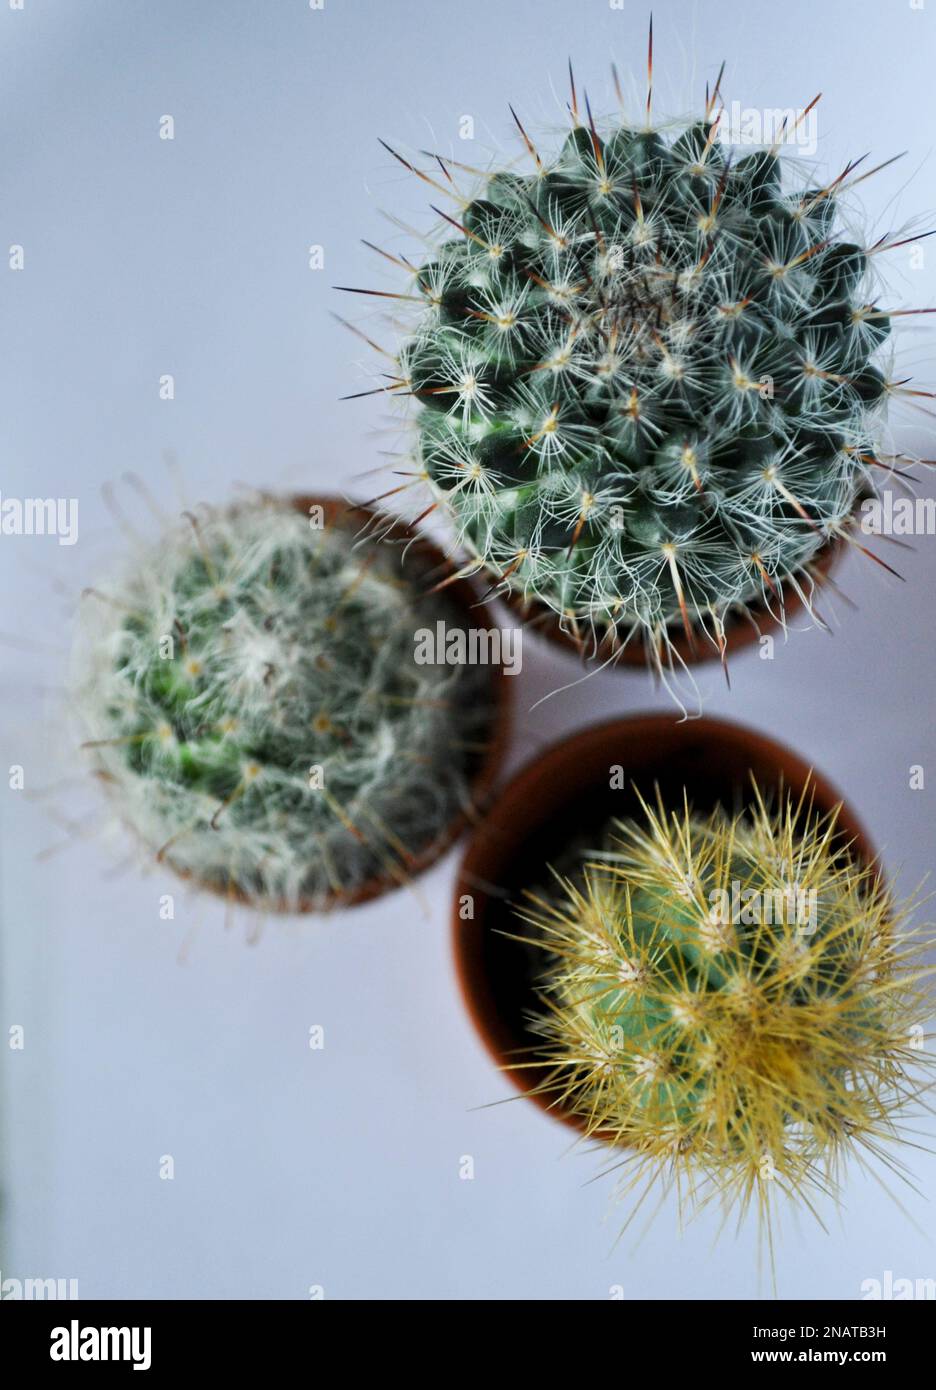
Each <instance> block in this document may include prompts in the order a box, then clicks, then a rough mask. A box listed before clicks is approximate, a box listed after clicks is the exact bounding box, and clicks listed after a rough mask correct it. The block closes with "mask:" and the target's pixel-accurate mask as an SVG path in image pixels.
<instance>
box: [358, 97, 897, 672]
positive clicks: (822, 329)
mask: <svg viewBox="0 0 936 1390" xmlns="http://www.w3.org/2000/svg"><path fill="white" fill-rule="evenodd" d="M586 101H587V99H586ZM717 104H718V92H717V89H716V91H715V92H714V93H713V94H712V95H711V96H710V97H709V98H708V100H707V104H706V108H705V111H704V113H703V115H702V116H701V117H700V118H699V119H695V120H692V121H689V122H683V123H672V122H671V123H668V124H667V125H666V126H665V127H663V126H661V127H656V126H653V125H651V124H650V121H649V97H648V118H647V122H646V123H645V124H628V123H626V122H624V121H621V120H611V121H608V122H605V123H604V124H603V125H602V127H601V129H600V130H599V128H598V126H597V124H596V122H595V121H594V120H593V118H592V115H591V110H590V108H589V109H588V110H587V115H586V114H585V113H584V112H580V111H579V107H578V102H577V98H576V91H575V85H574V82H573V84H572V100H571V106H570V109H571V115H572V130H571V132H570V133H569V134H568V136H567V137H566V139H565V141H564V143H563V144H562V146H561V148H560V149H559V151H558V153H557V154H556V155H555V156H554V157H551V158H549V157H546V156H545V155H544V154H541V153H540V152H539V150H537V149H536V148H535V146H534V144H533V141H532V140H531V139H530V137H529V136H528V134H527V132H526V131H525V130H524V129H523V127H522V126H520V122H519V120H517V124H518V126H519V128H520V132H521V134H522V137H523V140H524V143H525V146H526V149H527V152H528V154H529V156H530V157H531V159H532V165H533V167H532V169H531V171H530V172H529V173H523V172H516V171H514V170H503V169H495V170H493V171H492V172H488V173H484V174H483V175H480V171H474V172H476V173H478V174H479V175H480V187H479V188H478V189H477V191H476V192H475V194H474V195H473V196H462V194H461V192H460V190H459V189H458V187H457V186H456V184H455V178H456V176H457V170H458V168H459V166H457V165H456V164H455V163H454V162H453V161H446V160H445V159H443V158H442V157H441V156H440V157H437V158H438V159H439V162H440V163H441V165H442V169H443V171H444V174H445V176H446V177H445V179H443V177H442V175H441V174H440V173H439V169H438V167H436V168H435V170H434V171H433V174H429V173H426V172H425V171H424V170H419V169H416V168H415V167H414V166H413V165H412V164H410V162H409V161H407V160H402V157H401V156H399V155H397V158H400V159H401V160H402V162H403V163H404V164H406V166H407V167H408V168H410V169H412V170H413V172H415V173H418V174H419V175H420V177H421V178H422V179H423V180H424V181H426V182H428V183H429V184H431V185H433V187H434V188H435V189H436V190H437V191H438V192H439V193H440V194H443V195H448V196H449V197H450V199H451V200H452V202H453V204H454V206H452V208H451V212H450V213H449V212H442V214H441V215H442V216H443V218H444V222H443V224H442V225H443V232H442V235H441V237H440V238H439V240H438V241H437V242H436V243H435V244H434V245H433V248H432V250H431V252H430V255H429V257H428V259H427V260H426V261H425V263H424V264H422V265H421V266H420V267H418V268H417V269H413V268H412V267H408V268H409V269H410V270H411V271H412V275H413V280H412V283H411V285H410V286H409V287H408V293H407V294H405V295H403V296H401V297H402V298H403V299H411V300H412V299H416V300H417V301H418V302H419V306H420V307H419V308H418V309H417V310H416V311H415V312H417V314H418V315H419V317H418V321H417V323H416V326H415V330H414V332H413V333H412V336H410V337H409V338H408V339H407V340H406V341H405V343H404V345H403V347H402V349H401V351H400V352H399V356H398V359H397V361H398V368H397V372H396V374H395V376H394V378H393V380H392V382H391V383H390V385H389V386H387V385H384V386H383V387H382V388H381V389H383V390H386V391H389V392H391V393H396V394H398V395H403V396H411V397H413V398H414V399H415V401H416V402H417V403H418V405H419V406H420V409H419V410H418V412H417V415H416V427H417V434H418V443H417V447H416V454H415V472H416V474H417V475H418V477H419V479H420V480H421V481H423V482H425V483H427V484H428V486H429V488H430V490H431V492H432V495H433V497H434V499H435V502H436V504H440V505H441V506H442V507H443V509H444V510H445V512H446V513H447V515H448V517H449V519H450V520H451V522H452V523H453V524H454V529H455V531H456V533H457V537H458V540H459V542H460V543H461V544H462V545H463V546H464V547H466V548H467V550H468V552H469V554H470V555H471V557H472V559H471V564H472V565H473V566H474V567H475V568H477V567H483V568H484V570H485V571H486V572H487V573H488V574H489V575H491V576H493V577H494V580H495V582H496V583H497V584H498V585H499V586H500V590H501V592H502V593H504V594H505V595H510V596H513V597H514V598H515V599H516V600H517V601H519V602H521V603H527V604H532V605H533V606H534V607H539V608H540V609H541V610H543V611H546V612H551V613H552V614H553V615H555V617H554V621H557V622H558V623H559V624H560V626H562V628H563V629H564V630H565V631H566V632H567V633H569V634H570V635H572V636H573V637H574V638H575V639H576V640H578V641H579V643H580V645H581V646H582V649H583V651H584V652H586V653H587V654H589V655H595V654H597V655H598V656H599V657H600V658H601V659H608V660H613V659H614V658H615V657H616V656H617V655H619V654H620V651H621V650H622V649H623V647H624V646H626V645H627V644H628V643H630V642H634V641H636V642H640V641H642V642H643V644H644V646H645V647H646V651H647V655H648V659H649V660H650V661H651V662H652V663H653V664H654V665H656V666H657V668H658V669H661V667H662V665H663V664H666V663H669V665H670V668H671V669H672V662H673V648H672V644H671V638H672V637H673V635H674V634H675V633H678V632H682V631H685V633H686V634H687V636H688V638H689V641H690V643H692V644H693V645H695V644H696V641H697V639H701V641H699V643H698V647H697V650H698V651H699V652H700V653H705V652H708V653H709V654H715V653H720V654H721V655H722V657H723V658H724V649H725V627H726V623H727V622H728V620H729V617H730V616H731V614H732V613H738V612H739V611H742V610H747V611H749V612H750V611H752V609H753V610H755V611H756V610H758V609H759V608H760V606H761V605H763V607H764V608H766V609H767V610H769V611H770V612H771V613H772V614H773V615H774V616H775V617H778V618H779V619H780V621H781V622H782V621H783V613H784V589H785V588H786V589H787V591H788V592H790V591H792V592H793V593H795V594H796V595H798V597H799V598H800V599H802V600H803V601H805V603H806V605H807V608H810V606H811V599H812V595H813V591H814V587H815V585H814V573H815V572H814V570H813V562H814V561H815V560H816V558H817V555H818V552H819V551H820V550H822V549H823V547H825V546H826V545H827V544H828V543H829V542H831V541H834V540H835V539H836V538H838V537H845V538H846V539H847V540H849V541H850V542H854V543H855V544H857V542H855V541H854V537H853V536H852V535H851V534H850V531H849V523H850V518H851V516H852V514H853V512H854V509H855V506H856V501H857V499H858V498H859V495H860V494H861V493H862V492H863V491H865V490H867V489H869V488H870V487H871V486H872V485H873V481H874V479H873V474H874V473H875V471H876V470H877V469H879V468H881V467H888V466H891V465H890V463H888V462H886V460H885V458H882V456H881V449H880V444H879V439H878V427H879V422H880V419H881V417H882V413H883V407H884V405H885V402H886V400H887V398H888V396H889V395H890V394H891V393H893V392H896V391H898V390H902V389H903V383H900V384H898V383H896V382H893V381H890V380H889V379H888V376H887V375H886V370H885V368H884V366H882V365H880V364H879V362H878V352H879V349H881V347H882V345H883V344H884V343H885V342H886V340H887V339H888V336H889V334H890V331H891V317H890V314H889V313H888V312H886V311H885V310H882V309H880V308H879V307H878V305H877V303H876V301H875V293H876V289H875V277H874V275H873V273H872V270H873V259H874V256H875V255H876V253H877V252H879V251H882V250H885V249H888V248H887V244H886V243H885V241H884V240H883V239H882V241H880V242H877V243H875V245H874V247H872V248H870V249H865V248H863V247H862V246H860V245H858V244H856V243H855V242H854V241H853V240H851V239H850V237H849V236H848V235H847V234H846V233H845V232H844V231H843V229H842V224H841V221H840V218H839V207H840V204H841V203H842V202H843V201H844V199H843V195H844V194H845V192H846V190H848V188H849V187H850V186H851V182H857V176H855V178H854V179H852V180H850V179H849V175H850V174H851V173H852V170H853V169H854V168H855V167H856V166H849V168H848V169H847V170H846V171H845V173H844V174H843V175H842V176H841V177H840V178H838V179H835V180H833V181H832V182H830V183H827V184H825V185H824V186H818V185H816V184H812V185H811V184H810V183H809V180H808V178H807V176H806V175H805V174H804V173H803V172H802V161H797V162H796V163H795V164H793V165H792V168H791V169H790V171H789V172H786V166H788V165H790V164H791V161H787V160H786V159H785V158H782V157H781V153H780V150H779V149H778V148H771V149H761V150H757V151H756V152H753V153H746V154H743V155H742V156H741V157H736V158H732V156H731V154H730V153H729V152H726V149H725V147H724V145H723V144H722V143H721V141H720V140H719V139H718V138H716V132H717V130H718V120H717V116H718V113H717V111H716V107H717ZM515 119H517V118H516V116H515ZM388 148H389V147H388ZM391 153H395V152H394V151H391ZM861 177H866V175H865V174H863V173H862V175H861ZM435 211H436V212H439V209H438V208H436V209H435ZM398 264H403V262H398ZM342 288H346V287H342ZM365 293H369V291H365ZM862 548H863V547H862ZM869 553H870V552H869ZM874 558H877V557H874ZM881 563H883V562H881Z"/></svg>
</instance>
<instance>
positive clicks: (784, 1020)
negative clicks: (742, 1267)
mask: <svg viewBox="0 0 936 1390" xmlns="http://www.w3.org/2000/svg"><path fill="white" fill-rule="evenodd" d="M647 817H648V820H647V824H646V826H644V825H638V824H637V823H635V822H627V823H615V824H614V825H613V826H612V827H611V830H610V832H609V836H608V841H607V846H606V849H605V850H604V852H603V853H601V854H600V855H597V856H596V857H595V859H594V862H592V863H591V864H590V865H589V866H588V867H587V868H585V869H584V870H582V871H580V872H579V874H578V875H577V876H576V877H575V878H571V879H565V880H560V881H559V882H560V887H559V889H558V890H557V891H555V892H553V893H551V894H549V895H546V896H539V897H537V898H534V899H533V900H532V906H531V907H530V908H529V909H528V910H527V911H525V912H524V913H523V914H522V915H523V916H524V917H525V918H526V920H528V921H529V922H531V923H532V924H533V925H534V927H535V928H536V935H535V938H534V941H535V944H536V945H538V946H539V947H540V948H541V949H545V950H546V951H547V952H548V960H549V965H548V967H547V969H546V971H545V972H544V975H543V986H542V999H543V1006H544V1007H543V1010H542V1012H540V1013H538V1014H537V1015H536V1016H535V1017H534V1019H533V1024H532V1026H533V1028H534V1031H535V1032H536V1033H538V1034H539V1035H540V1037H541V1039H542V1044H541V1046H540V1048H539V1050H538V1057H539V1064H540V1065H541V1066H542V1067H543V1068H545V1070H546V1077H545V1080H544V1081H543V1082H542V1089H543V1090H544V1092H547V1093H549V1094H551V1095H555V1096H556V1097H557V1098H560V1099H561V1100H562V1102H563V1103H564V1104H565V1105H566V1106H567V1107H569V1108H571V1109H572V1111H573V1112H574V1113H575V1114H576V1115H577V1116H578V1117H579V1119H580V1120H581V1121H582V1123H583V1124H584V1126H585V1128H586V1130H587V1131H588V1132H589V1133H594V1134H600V1135H601V1136H602V1137H605V1138H609V1139H611V1140H612V1141H614V1142H616V1143H618V1144H621V1145H623V1146H626V1148H628V1149H629V1150H631V1151H632V1161H633V1163H634V1164H636V1170H637V1172H638V1174H639V1175H640V1176H641V1177H643V1178H645V1179H647V1180H648V1181H649V1180H653V1179H655V1178H657V1177H660V1176H664V1177H668V1178H672V1177H674V1176H679V1177H685V1179H686V1182H687V1192H689V1193H691V1194H693V1195H695V1196H698V1197H700V1198H701V1196H702V1194H704V1192H705V1190H706V1189H707V1188H712V1187H714V1189H715V1190H716V1191H718V1192H720V1193H722V1195H724V1196H727V1197H730V1198H731V1199H732V1200H738V1201H739V1202H741V1204H742V1205H746V1204H747V1203H748V1202H749V1201H750V1200H751V1199H752V1198H755V1199H756V1200H757V1202H758V1203H759V1205H760V1206H761V1208H762V1210H765V1209H767V1208H768V1207H769V1204H770V1201H771V1194H772V1192H773V1191H776V1192H785V1193H786V1194H788V1195H800V1196H801V1195H803V1193H804V1192H808V1190H809V1189H810V1188H816V1189H818V1188H822V1187H824V1188H826V1189H829V1188H834V1187H835V1183H836V1181H837V1179H838V1169H837V1164H838V1162H839V1160H840V1158H841V1157H842V1156H843V1155H844V1154H845V1153H847V1152H848V1151H850V1150H853V1149H855V1148H857V1147H858V1146H859V1145H861V1144H863V1143H864V1144H867V1145H868V1146H869V1147H870V1148H873V1147H874V1146H875V1145H876V1143H877V1141H878V1140H879V1139H880V1138H884V1137H887V1138H892V1137H895V1134H896V1130H895V1125H894V1120H893V1114H894V1112H896V1111H897V1110H899V1109H900V1107H901V1106H902V1105H903V1104H904V1103H905V1102H906V1100H907V1099H908V1097H909V1096H910V1095H911V1094H912V1091H913V1086H912V1084H911V1083H910V1081H909V1080H908V1077H907V1069H908V1064H909V1062H910V1060H911V1055H912V1054H911V1052H910V1038H911V1030H912V1025H913V1023H914V1022H915V1021H918V1020H920V1019H923V1018H925V1017H926V1013H925V1000H924V998H923V997H922V996H921V995H919V994H918V993H917V991H916V989H915V978H918V977H915V975H914V972H913V970H912V969H910V968H908V965H907V957H908V955H909V954H910V953H911V952H912V950H913V948H912V945H909V944H908V942H909V938H908V937H907V936H906V935H905V936H904V937H903V939H902V940H899V939H898V937H897V935H896V934H895V932H894V922H895V916H894V913H893V909H892V907H891V906H890V905H889V903H888V901H887V899H886V896H885V893H884V890H883V888H882V886H881V884H880V882H879V880H878V879H877V878H876V875H875V871H874V870H873V869H872V868H869V867H863V866H860V865H858V864H856V863H855V861H854V860H853V859H852V858H851V857H850V855H849V854H848V853H847V851H846V850H845V849H844V848H843V847H841V846H839V847H838V848H836V847H835V833H834V831H835V818H834V817H832V818H826V819H822V820H820V819H819V818H817V817H815V816H812V815H810V816H809V817H808V818H807V821H806V823H805V825H804V824H802V823H801V822H800V821H799V820H798V818H797V816H796V815H795V813H794V810H793V808H792V807H791V806H789V805H788V806H787V807H786V808H785V809H784V810H783V811H782V812H780V813H777V814H769V813H768V812H767V811H766V809H765V808H764V807H763V806H762V805H759V806H758V808H757V810H756V813H755V814H754V815H753V816H752V817H750V818H748V817H745V818H738V819H736V820H730V819H728V818H727V817H725V816H724V814H723V813H721V812H718V813H716V814H714V815H712V816H710V817H709V818H707V819H705V818H699V817H696V816H692V815H691V814H690V813H689V812H688V811H686V812H685V814H684V815H678V816H677V815H673V816H668V815H667V814H666V812H665V811H664V810H663V808H662V806H661V807H660V808H659V811H658V812H656V813H654V812H652V811H650V810H649V809H648V810H647ZM774 1184H775V1186H774Z"/></svg>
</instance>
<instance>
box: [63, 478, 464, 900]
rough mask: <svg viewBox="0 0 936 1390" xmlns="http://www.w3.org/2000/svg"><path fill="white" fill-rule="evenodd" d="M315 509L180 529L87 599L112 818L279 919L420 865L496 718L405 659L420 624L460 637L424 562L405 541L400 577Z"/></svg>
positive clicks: (79, 650)
mask: <svg viewBox="0 0 936 1390" xmlns="http://www.w3.org/2000/svg"><path fill="white" fill-rule="evenodd" d="M338 510H339V511H340V509H338ZM322 513H323V509H322V508H321V507H319V506H313V507H312V508H311V510H310V514H309V515H308V516H306V515H303V514H302V513H300V512H299V511H298V510H297V509H296V508H295V507H293V506H291V505H290V504H288V503H285V502H275V501H272V500H270V499H268V498H264V499H259V500H258V501H257V502H256V503H251V504H249V505H240V506H238V507H237V508H235V509H232V510H230V511H208V512H205V513H204V514H202V515H201V516H198V517H196V516H194V515H191V514H187V519H186V520H183V521H182V522H181V523H180V524H179V525H178V526H177V527H175V528H174V529H172V530H170V531H169V532H168V533H167V534H166V535H164V536H163V537H162V538H161V540H160V541H159V544H158V545H157V546H156V547H155V549H153V550H152V551H151V552H149V553H146V554H144V555H143V556H138V557H136V558H135V560H134V563H133V565H132V568H131V569H130V571H129V573H128V574H127V575H126V576H125V577H124V578H123V580H122V582H119V583H116V584H113V585H112V586H111V593H110V595H109V596H106V595H105V596H103V597H105V601H104V602H103V603H102V602H89V603H88V604H87V605H86V607H85V613H84V617H85V621H84V622H83V624H82V628H81V630H80V633H79V637H78V640H77V644H76V661H77V670H76V675H75V690H76V698H77V700H78V704H79V706H80V710H81V713H82V715H83V719H84V723H85V726H86V728H87V730H88V733H89V735H90V737H89V740H88V743H87V745H86V746H87V747H88V749H89V751H90V753H91V755H92V757H93V760H94V767H95V770H96V771H97V772H99V773H100V774H101V775H102V776H103V778H104V780H105V783H106V785H107V787H108V788H109V790H110V792H111V795H112V797H113V799H114V802H115V805H116V808H117V810H118V812H119V815H120V818H121V819H122V820H123V821H124V822H126V823H128V824H129V825H130V826H131V827H132V829H133V830H134V831H135V832H136V834H137V836H138V837H139V839H141V840H142V842H143V844H144V845H145V846H146V847H147V848H148V849H149V850H150V851H152V852H154V853H155V854H156V857H157V859H159V860H160V861H164V862H166V863H168V864H169V865H170V866H171V867H173V868H174V869H176V870H177V871H179V872H180V873H182V874H184V875H186V876H191V877H192V878H193V879H194V880H195V881H196V882H197V883H198V884H199V885H204V886H208V887H210V888H213V889H216V890H218V891H220V892H222V893H225V894H228V895H230V897H231V898H233V899H237V900H240V901H244V900H246V901H248V902H249V903H251V904H255V905H259V906H264V907H267V906H269V907H273V908H280V909H287V910H288V909H300V908H301V909H303V910H306V909H316V908H322V907H327V906H330V905H332V904H333V903H336V902H341V901H347V900H350V899H352V898H354V897H355V895H357V894H359V893H361V892H362V890H367V889H368V887H369V886H370V887H372V886H373V884H374V882H375V881H378V882H380V883H381V884H382V886H387V885H392V884H393V883H399V882H402V881H404V879H405V878H406V877H407V875H408V872H409V870H410V869H411V868H412V867H414V865H415V864H417V862H419V861H423V862H424V860H425V856H426V855H427V854H428V853H431V851H432V847H433V846H434V845H436V844H441V843H442V842H443V841H444V838H445V836H446V834H447V832H448V831H449V830H450V829H451V826H452V823H453V822H454V821H456V820H457V819H458V818H459V817H460V815H461V813H462V812H463V811H465V810H466V809H467V807H468V804H469V800H470V798H469V787H468V782H469V775H470V774H471V772H472V770H473V768H474V765H475V763H476V761H477V754H478V752H479V747H480V743H481V741H482V740H483V739H484V737H485V736H486V732H487V730H488V727H489V719H490V713H491V687H490V685H489V678H490V673H489V672H487V671H486V670H483V669H481V668H480V667H478V666H468V665H461V666H458V665H441V664H440V665H424V664H418V661H417V659H416V655H415V651H416V649H415V643H414V637H415V634H416V632H417V630H418V629H419V627H420V625H421V624H424V623H425V624H435V623H436V622H438V621H440V620H441V621H443V622H446V623H447V624H449V625H450V626H451V627H454V628H464V626H465V622H466V620H465V616H464V615H463V614H462V613H461V612H460V610H459V609H458V607H457V606H456V604H455V603H454V601H453V600H452V599H450V598H449V597H448V596H447V595H444V594H434V595H431V596H429V595H427V593H426V590H427V589H428V583H427V582H426V581H427V571H428V569H429V568H430V567H431V565H432V563H433V560H427V559H426V557H425V556H423V555H422V552H421V551H420V549H419V547H418V546H411V547H410V548H409V549H408V550H407V552H406V557H405V561H404V562H403V566H402V567H401V555H402V554H403V551H402V549H401V547H399V546H395V545H393V544H391V543H390V542H381V541H379V540H376V539H363V538H359V539H358V541H357V543H355V530H356V523H354V522H353V521H348V520H345V521H344V522H341V521H340V520H339V521H338V522H331V521H328V523H327V524H325V525H324V526H322V525H320V523H321V521H322V519H323V516H322ZM434 558H436V557H434ZM91 592H92V595H93V596H94V597H95V598H97V599H100V598H101V597H102V595H101V594H100V592H99V591H91Z"/></svg>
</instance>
